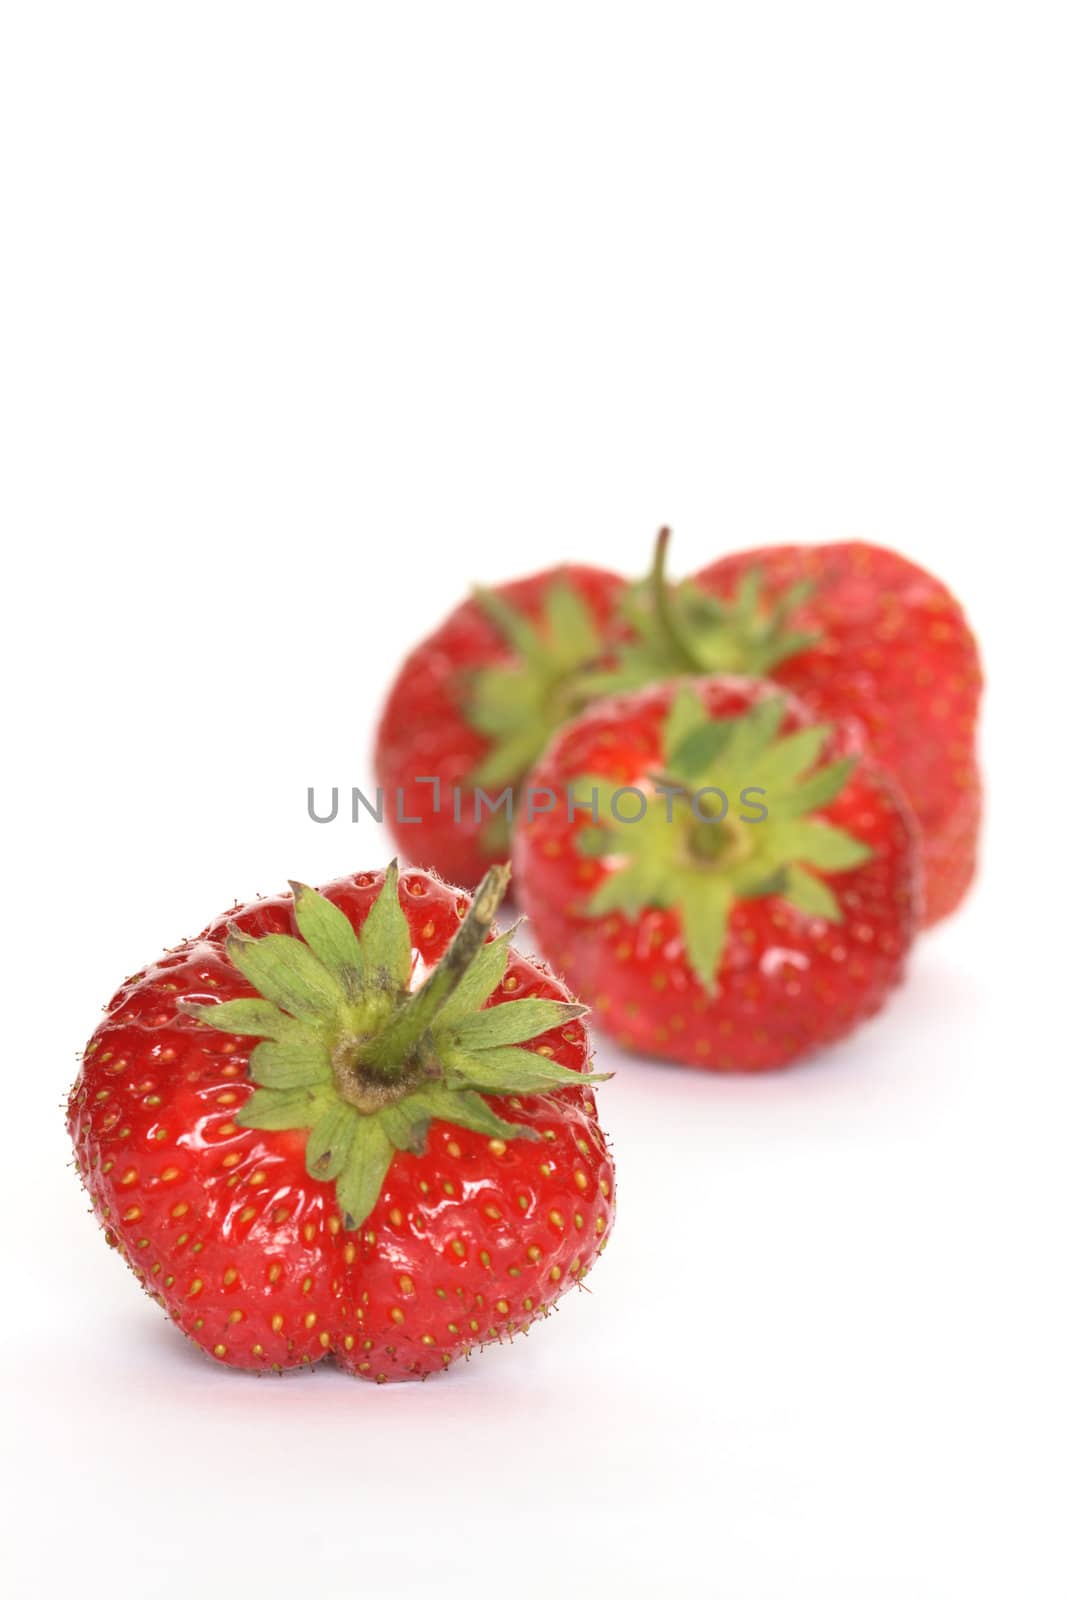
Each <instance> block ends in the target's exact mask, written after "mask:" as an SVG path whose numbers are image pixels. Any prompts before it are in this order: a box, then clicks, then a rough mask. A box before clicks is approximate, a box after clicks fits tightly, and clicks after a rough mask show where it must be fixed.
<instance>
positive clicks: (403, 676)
mask: <svg viewBox="0 0 1067 1600" xmlns="http://www.w3.org/2000/svg"><path fill="white" fill-rule="evenodd" d="M561 581H562V582H565V583H567V584H569V585H570V586H571V587H572V588H573V589H574V590H575V591H576V592H577V593H578V594H579V595H580V597H581V599H582V600H583V601H584V602H585V604H586V606H587V607H588V609H589V612H590V613H591V615H592V617H593V618H594V619H595V621H596V623H597V624H598V625H599V626H600V627H601V628H603V629H604V630H605V633H607V631H608V630H609V628H610V627H611V626H612V619H613V617H614V611H615V602H616V600H617V598H618V596H619V594H620V592H621V590H622V588H623V586H624V585H623V580H622V578H620V577H619V576H618V575H617V574H615V573H613V572H607V571H604V570H602V569H600V568H597V567H586V566H569V565H568V566H559V567H553V568H550V569H546V570H545V571H543V572H538V573H535V574H533V575H532V576H530V577H526V578H520V579H517V580H515V581H514V582H511V583H506V584H501V585H499V586H498V587H497V588H496V589H495V590H494V593H495V594H496V595H497V596H498V597H499V598H500V599H502V600H503V601H505V602H506V603H507V604H508V605H509V606H511V607H513V608H514V609H515V610H516V611H517V612H520V613H521V614H522V615H523V616H525V617H527V618H529V619H530V620H531V621H532V622H534V623H540V622H541V621H543V613H544V602H545V597H546V594H547V592H548V591H549V590H550V589H551V588H552V586H553V585H555V584H558V583H560V582H561ZM512 658H513V653H512V651H511V649H510V647H509V645H508V644H507V642H506V641H505V639H504V638H503V636H502V635H501V633H500V631H499V629H498V628H497V627H496V626H495V625H494V624H493V623H492V622H491V621H490V620H489V618H488V616H487V615H486V613H485V611H484V609H483V608H482V607H481V606H480V605H479V603H478V601H477V600H476V599H474V598H472V599H469V600H466V601H464V602H463V603H462V604H461V605H459V606H457V607H456V609H455V610H454V611H453V612H452V613H451V615H450V616H448V617H447V618H446V619H445V621H444V622H443V623H442V624H441V626H440V627H439V628H437V629H436V630H435V631H434V632H433V633H431V634H430V635H429V637H428V638H426V639H424V640H423V641H422V643H421V644H419V645H417V646H416V648H415V649H414V650H413V651H412V652H411V654H410V655H409V656H408V657H407V658H406V660H405V661H404V663H403V665H402V666H401V668H400V671H399V673H398V674H397V677H396V679H395V680H394V683H393V686H392V688H391V690H390V692H389V696H388V699H387V700H386V704H385V709H384V711H383V713H382V717H381V722H380V725H379V728H378V734H377V740H376V746H375V767H376V771H377V778H378V783H379V784H380V786H381V788H382V790H383V791H384V799H385V804H386V814H387V817H388V819H389V822H390V826H391V830H392V833H393V835H394V837H395V839H396V840H397V843H398V845H399V847H400V848H401V849H402V850H403V852H404V854H405V855H406V856H407V857H408V858H409V859H411V860H414V861H417V862H420V863H422V864H425V865H427V866H432V867H433V868H434V869H435V870H436V871H437V872H439V873H440V874H441V876H442V877H443V878H446V879H448V880H449V881H451V882H453V883H459V884H463V885H465V886H467V887H473V885H474V884H475V883H477V881H478V880H479V878H481V876H482V875H483V873H484V872H485V871H486V870H487V868H488V867H490V866H492V865H493V864H494V863H496V862H499V861H503V860H505V859H506V858H507V855H508V850H507V847H506V845H504V844H501V846H500V847H499V848H494V847H493V845H492V843H491V842H490V841H487V839H486V819H485V817H484V816H483V817H482V819H481V820H477V821H476V820H475V818H474V814H473V806H472V796H471V794H469V793H468V794H465V795H464V799H463V804H462V808H461V816H460V819H459V820H458V821H457V820H456V818H455V815H454V811H453V805H452V789H453V788H454V787H455V788H460V789H465V788H469V786H470V784H471V777H472V774H473V773H475V772H476V771H477V769H478V766H479V764H480V763H481V762H482V760H483V759H484V757H485V756H486V753H487V751H488V750H489V742H488V740H487V739H486V738H484V737H483V736H482V734H481V733H479V732H478V731H477V729H476V728H474V727H473V726H472V725H471V723H470V722H469V721H468V720H467V717H466V715H465V703H466V698H467V695H468V692H469V685H470V682H471V679H472V677H473V675H474V674H475V673H477V672H478V671H479V670H481V669H483V668H485V667H489V666H496V665H500V664H504V663H507V662H509V661H510V660H511V659H512ZM559 720H562V716H561V717H560V719H559ZM420 777H426V778H432V777H436V778H438V779H439V780H440V785H441V807H440V810H439V812H438V813H436V814H435V813H434V812H433V810H432V798H433V797H432V793H431V789H430V786H429V785H428V784H422V783H419V784H417V783H416V782H415V779H416V778H420ZM485 787H486V790H487V792H488V793H495V792H496V790H495V788H494V787H493V786H490V785H486V786H485ZM516 787H517V786H516ZM399 790H403V792H404V810H405V813H406V815H407V816H409V817H413V816H418V817H421V818H422V819H423V820H422V821H421V822H418V823H408V824H405V823H402V822H399V821H398V820H397V806H396V795H397V792H398V791H399Z"/></svg>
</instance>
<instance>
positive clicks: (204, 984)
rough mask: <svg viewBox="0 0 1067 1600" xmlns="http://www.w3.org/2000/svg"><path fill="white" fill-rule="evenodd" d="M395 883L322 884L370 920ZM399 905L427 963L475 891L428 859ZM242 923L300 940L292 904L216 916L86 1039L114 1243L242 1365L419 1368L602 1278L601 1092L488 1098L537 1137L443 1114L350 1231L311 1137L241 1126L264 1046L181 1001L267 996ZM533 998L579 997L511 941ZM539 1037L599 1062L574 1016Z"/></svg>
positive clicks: (385, 1375)
mask: <svg viewBox="0 0 1067 1600" xmlns="http://www.w3.org/2000/svg"><path fill="white" fill-rule="evenodd" d="M382 878H383V874H382V873H381V872H373V873H362V874H359V875H358V876H354V877H350V878H343V879H339V880H337V881H336V882H335V883H332V884H328V885H326V886H325V887H324V889H323V893H324V894H325V895H326V896H327V897H328V898H329V899H331V900H332V901H334V903H335V904H337V905H338V906H340V907H341V908H342V909H343V910H344V911H345V912H346V914H347V915H348V916H349V917H350V919H351V921H352V922H353V924H354V926H355V927H356V928H357V929H358V928H359V927H360V926H361V925H362V922H363V919H364V918H365V916H366V914H367V911H368V909H369V907H370V905H371V904H372V902H373V900H374V899H375V897H376V895H377V893H378V890H379V889H380V887H381V883H382ZM400 900H401V904H402V906H403V909H404V912H405V914H406V916H407V919H408V923H409V926H410V929H411V938H412V956H413V965H414V966H415V968H416V971H417V973H418V972H419V971H421V969H422V968H423V967H425V966H428V965H432V964H433V963H434V962H435V961H436V960H437V959H438V958H439V956H440V955H441V953H442V952H443V950H444V948H445V946H446V945H447V943H448V940H449V939H450V938H451V936H452V934H453V933H454V931H455V929H456V927H457V925H458V922H459V920H460V917H461V914H462V911H463V910H464V909H465V907H466V904H467V901H466V897H465V896H463V895H462V894H461V893H460V892H459V891H456V890H453V889H451V888H448V887H447V886H446V885H444V884H442V883H441V882H440V881H439V880H438V879H436V878H435V877H433V876H432V875H431V874H428V873H425V872H421V871H418V870H416V869H407V870H405V871H403V872H402V873H401V877H400ZM232 924H236V925H237V926H238V927H239V928H241V929H243V930H244V931H245V932H246V933H249V934H252V935H254V936H261V935H263V934H265V933H271V932H276V933H291V934H292V933H296V926H295V921H294V918H293V914H292V899H291V896H289V895H284V896H278V897H276V898H272V899H265V900H261V901H257V902H255V903H254V904H251V905H247V906H244V907H242V908H240V909H239V910H236V911H234V912H233V913H230V914H227V915H226V916H224V917H220V918H219V919H218V920H217V921H215V922H214V923H212V924H211V925H210V926H209V927H208V928H207V929H206V930H205V932H204V933H203V934H202V935H201V936H200V937H199V938H197V939H194V940H190V941H189V942H187V943H186V944H183V945H181V946H179V947H178V948H177V949H175V950H173V951H171V952H170V953H169V954H168V955H166V956H164V957H163V958H162V959H161V960H160V961H158V962H155V963H153V964H152V965H151V966H149V967H147V968H146V969H145V970H144V971H143V972H141V973H139V974H137V976H136V977H134V978H131V979H129V980H128V981H127V982H126V983H125V984H123V986H122V987H121V988H120V989H119V991H118V993H117V994H116V995H115V997H114V999H113V1000H112V1002H111V1004H110V1006H109V1007H108V1013H107V1016H106V1018H105V1020H104V1022H103V1023H101V1025H100V1027H99V1028H98V1029H97V1030H96V1032H95V1033H94V1035H93V1037H92V1039H91V1040H90V1041H89V1045H88V1047H87V1049H86V1052H85V1057H84V1061H83V1066H82V1070H81V1073H80V1074H79V1077H78V1081H77V1083H76V1084H75V1086H74V1089H73V1091H72V1093H71V1097H70V1105H69V1124H70V1130H71V1134H72V1137H73V1139H74V1144H75V1151H76V1154H77V1158H78V1165H79V1169H80V1171H81V1174H82V1178H83V1181H84V1183H85V1185H86V1188H87V1190H88V1192H89V1194H90V1197H91V1199H92V1201H93V1205H94V1207H95V1209H96V1211H97V1213H98V1215H99V1217H100V1220H101V1222H102V1223H103V1225H104V1226H105V1228H106V1229H107V1232H108V1236H109V1239H110V1241H111V1242H112V1243H113V1244H114V1245H116V1246H117V1247H118V1249H119V1250H120V1251H121V1252H122V1253H123V1254H124V1255H125V1256H126V1257H127V1259H128V1260H129V1263H130V1265H131V1267H132V1268H133V1270H134V1272H135V1273H136V1274H137V1276H138V1278H139V1279H140V1280H141V1281H142V1282H143V1284H144V1286H145V1287H146V1289H147V1290H148V1292H149V1293H150V1294H151V1295H152V1296H153V1297H154V1298H155V1299H157V1300H158V1302H159V1303H160V1304H161V1305H162V1306H163V1307H164V1309H165V1310H166V1311H167V1313H168V1314H169V1315H170V1316H171V1317H172V1318H173V1319H174V1321H175V1322H176V1323H177V1324H178V1326H179V1327H180V1328H181V1329H182V1331H183V1332H184V1333H186V1334H188V1336H189V1337H190V1338H191V1339H193V1340H194V1341H195V1342H196V1343H197V1344H198V1345H199V1346H201V1348H203V1349H204V1350H205V1351H207V1352H208V1353H209V1354H211V1355H213V1356H214V1357H215V1359H217V1360H219V1361H221V1362H223V1363H225V1364H228V1365H231V1366H235V1367H245V1368H251V1369H253V1370H257V1371H261V1370H270V1369H275V1370H280V1369H282V1368H286V1367H293V1366H298V1365H300V1364H302V1363H308V1362H315V1361H319V1360H321V1359H323V1358H324V1357H327V1356H329V1357H331V1358H332V1359H334V1360H336V1361H337V1362H338V1363H339V1364H340V1365H341V1366H343V1367H344V1368H345V1369H346V1370H347V1371H350V1372H353V1373H356V1374H358V1375H359V1376H362V1377H366V1378H370V1379H375V1380H377V1381H379V1382H381V1381H385V1380H387V1379H393V1378H410V1377H423V1376H426V1375H427V1374H429V1373H432V1372H435V1371H438V1370H439V1369H440V1368H442V1367H444V1366H447V1365H448V1364H449V1362H450V1361H452V1360H454V1359H456V1358H457V1357H459V1356H462V1355H466V1354H468V1353H469V1352H470V1351H471V1350H472V1349H476V1348H477V1347H478V1346H479V1345H482V1344H484V1343H486V1342H489V1341H492V1340H495V1339H501V1338H505V1337H509V1336H511V1335H513V1334H514V1333H516V1332H521V1331H524V1330H525V1329H526V1328H527V1327H529V1325H530V1324H531V1323H532V1322H533V1321H534V1320H535V1319H536V1318H537V1317H539V1316H543V1315H545V1314H546V1312H547V1311H548V1309H549V1308H550V1307H551V1306H552V1305H553V1304H554V1303H555V1301H556V1300H557V1299H558V1297H559V1295H560V1294H561V1293H562V1292H563V1291H564V1290H566V1289H567V1288H570V1287H571V1286H572V1285H573V1284H574V1283H575V1282H576V1281H577V1280H578V1279H579V1278H580V1277H581V1276H582V1275H583V1274H584V1273H585V1272H586V1271H587V1270H588V1268H589V1266H590V1265H591V1263H592V1262H593V1260H594V1259H595V1257H596V1255H597V1253H598V1251H599V1250H600V1249H601V1248H602V1247H603V1244H604V1242H605V1240H606V1238H607V1236H608V1232H609V1230H610V1227H611V1222H612V1218H613V1207H614V1187H613V1185H614V1179H613V1170H612V1163H611V1158H610V1156H609V1154H608V1152H607V1147H606V1143H605V1140H604V1136H603V1134H602V1132H601V1130H600V1128H599V1125H598V1123H597V1116H596V1109H595V1105H594V1101H593V1092H592V1087H591V1086H590V1085H588V1084H577V1083H576V1085H575V1087H574V1089H570V1088H567V1089H564V1090H562V1091H560V1092H559V1093H557V1094H554V1095H552V1096H550V1097H546V1096H538V1097H533V1098H528V1099H522V1100H519V1099H517V1098H509V1099H508V1100H507V1101H506V1102H500V1101H491V1102H490V1103H491V1104H494V1105H495V1106H496V1107H497V1108H498V1109H500V1110H501V1113H502V1114H503V1115H504V1116H505V1117H507V1118H508V1119H509V1120H511V1121H517V1122H527V1123H531V1124H534V1125H536V1126H537V1128H538V1129H539V1131H540V1132H541V1135H542V1137H541V1140H540V1141H538V1142H536V1143H535V1142H533V1141H526V1140H514V1141H510V1142H508V1143H507V1144H503V1143H501V1142H499V1141H495V1140H490V1139H488V1138H486V1137H485V1136H484V1135H481V1134H475V1133H471V1132H469V1131H467V1130H466V1129H460V1128H453V1127H451V1126H449V1125H448V1124H444V1123H435V1124H433V1126H432V1128H431V1131H430V1136H429V1141H428V1149H427V1151H426V1153H425V1154H424V1155H422V1156H414V1155H411V1154H408V1153H400V1154H398V1155H397V1156H396V1157H395V1158H394V1161H393V1164H392V1166H391V1167H390V1170H389V1173H388V1175H387V1177H386V1180H385V1184H384V1186H383V1189H382V1192H381V1195H380V1197H379V1201H378V1204H377V1206H376V1207H375V1209H374V1211H373V1212H372V1213H371V1215H370V1217H369V1218H368V1219H367V1222H366V1224H365V1225H364V1226H363V1227H362V1228H361V1229H357V1230H354V1231H353V1232H346V1231H345V1230H344V1229H343V1227H342V1226H341V1219H340V1216H339V1213H338V1209H337V1206H336V1203H335V1200H334V1189H333V1185H332V1183H323V1182H320V1181H318V1180H316V1179H313V1178H310V1177H309V1176H308V1174H307V1172H306V1170H305V1165H304V1145H305V1135H304V1134H303V1133H302V1132H300V1131H289V1132H280V1133H276V1132H262V1131H259V1130H253V1129H245V1128H242V1127H241V1126H240V1125H239V1124H238V1123H237V1122H236V1121H235V1115H236V1113H237V1112H238V1111H239V1109H240V1107H241V1106H242V1104H243V1103H244V1101H245V1100H246V1099H247V1098H248V1096H249V1095H250V1093H251V1092H252V1085H251V1083H250V1082H249V1079H248V1073H247V1068H248V1058H249V1055H250V1053H251V1051H252V1049H253V1048H254V1045H255V1043H256V1042H257V1041H256V1040H253V1039H247V1040H246V1039H242V1038H234V1037H232V1036H228V1035H226V1034H223V1033H221V1032H218V1031H216V1030H213V1029H210V1028H205V1027H203V1026H200V1025H198V1024H196V1023H194V1022H193V1021H192V1020H191V1019H190V1018H189V1017H187V1016H186V1015H184V1014H183V1013H182V1012H181V1011H179V1009H178V1002H179V1001H180V1000H182V999H191V1000H198V1001H203V1000H206V999H208V998H210V997H214V998H216V999H231V998H236V997H238V996H240V995H245V994H249V993H251V992H252V991H251V990H250V988H249V985H248V984H247V983H246V982H245V980H244V979H243V978H242V977H241V976H240V974H239V973H238V972H237V971H236V969H235V968H234V967H233V966H232V965H231V964H230V962H229V961H228V959H227V957H226V955H225V953H224V950H223V948H222V943H223V940H224V939H225V936H226V931H227V928H228V927H229V926H230V925H232ZM526 995H530V996H538V997H544V998H549V999H569V998H570V995H569V993H568V991H567V990H566V989H565V988H564V987H563V985H562V984H560V983H559V982H558V981H557V980H556V979H554V978H553V977H551V976H550V975H549V974H548V973H547V972H546V971H545V970H544V969H542V968H541V967H539V966H538V965H536V964H534V963H533V962H531V961H528V960H526V959H525V958H524V957H523V956H521V955H519V954H517V953H516V952H515V951H514V950H512V951H511V952H510V953H509V958H508V966H507V970H506V973H505V976H504V979H503V981H502V983H501V985H500V987H499V989H498V990H497V992H496V994H495V995H494V996H493V997H491V999H490V1001H489V1004H494V1003H495V1002H496V1001H498V1000H500V999H514V998H521V997H523V996H526ZM538 1046H539V1048H541V1049H543V1050H546V1051H549V1052H551V1053H552V1055H553V1056H554V1058H555V1059H556V1060H557V1061H559V1062H560V1063H562V1064H563V1065H565V1066H569V1067H572V1068H573V1069H574V1070H575V1071H576V1072H580V1071H581V1070H583V1068H585V1067H586V1063H587V1060H588V1054H589V1043H588V1036H587V1033H586V1030H585V1027H584V1025H583V1023H581V1022H580V1021H578V1022H570V1023H568V1024H567V1025H566V1026H565V1027H563V1028H560V1029H556V1030H554V1031H553V1032H551V1033H546V1034H544V1035H543V1036H542V1037H541V1038H540V1039H539V1040H538Z"/></svg>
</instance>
